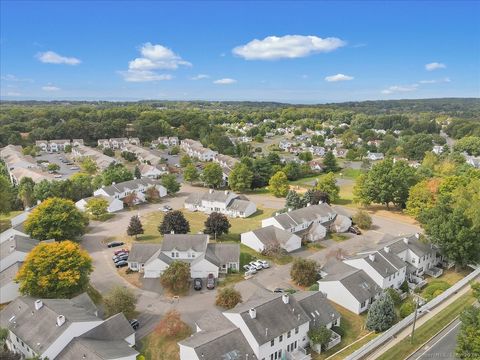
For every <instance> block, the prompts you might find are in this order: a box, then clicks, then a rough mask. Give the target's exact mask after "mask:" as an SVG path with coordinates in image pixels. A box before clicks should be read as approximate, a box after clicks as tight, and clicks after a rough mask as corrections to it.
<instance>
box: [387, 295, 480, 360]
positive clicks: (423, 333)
mask: <svg viewBox="0 0 480 360" xmlns="http://www.w3.org/2000/svg"><path fill="white" fill-rule="evenodd" d="M474 301H475V298H474V297H473V296H472V293H471V291H470V292H468V293H467V294H465V295H463V296H461V297H460V298H458V299H457V300H455V301H454V302H453V303H451V304H450V305H449V306H447V307H446V308H445V309H444V310H442V311H441V312H440V313H439V314H437V315H435V316H434V317H433V318H432V319H430V320H428V321H427V322H426V323H425V324H423V325H422V326H420V327H419V328H417V329H416V330H415V336H414V340H413V344H412V343H411V341H410V337H409V336H408V337H406V338H405V339H403V340H402V341H401V342H400V343H398V344H397V345H395V346H394V347H393V348H391V349H390V350H388V351H387V352H385V353H383V355H382V356H380V357H379V358H378V359H379V360H390V359H405V358H406V357H407V356H408V355H410V354H411V353H413V352H414V351H416V350H417V349H418V348H419V347H420V346H421V345H422V344H424V343H425V342H426V341H428V340H429V339H431V338H432V337H433V336H434V335H435V334H436V333H437V332H439V331H440V330H441V329H442V328H443V327H445V326H446V325H447V324H448V323H450V322H451V321H452V320H453V319H455V318H456V317H457V316H458V315H459V314H460V313H461V312H462V311H463V310H464V309H465V308H466V307H467V306H470V305H471V304H473V303H474Z"/></svg>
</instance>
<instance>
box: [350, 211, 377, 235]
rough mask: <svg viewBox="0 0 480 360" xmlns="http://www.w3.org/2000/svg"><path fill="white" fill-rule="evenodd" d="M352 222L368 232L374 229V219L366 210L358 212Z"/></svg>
mask: <svg viewBox="0 0 480 360" xmlns="http://www.w3.org/2000/svg"><path fill="white" fill-rule="evenodd" d="M352 220H353V222H354V223H355V224H356V225H358V227H359V228H360V229H363V230H368V229H370V228H371V227H372V217H371V216H370V215H369V214H368V212H366V211H364V210H358V211H357V212H356V213H355V215H353V217H352Z"/></svg>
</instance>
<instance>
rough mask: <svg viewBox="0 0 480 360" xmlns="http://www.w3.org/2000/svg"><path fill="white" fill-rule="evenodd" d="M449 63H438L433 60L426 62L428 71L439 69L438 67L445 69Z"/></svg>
mask: <svg viewBox="0 0 480 360" xmlns="http://www.w3.org/2000/svg"><path fill="white" fill-rule="evenodd" d="M446 67H447V65H445V64H442V63H438V62H432V63H429V64H425V69H426V70H427V71H433V70H438V69H445V68H446Z"/></svg>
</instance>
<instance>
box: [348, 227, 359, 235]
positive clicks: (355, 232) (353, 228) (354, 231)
mask: <svg viewBox="0 0 480 360" xmlns="http://www.w3.org/2000/svg"><path fill="white" fill-rule="evenodd" d="M348 232H351V233H352V234H355V235H360V234H361V233H362V232H361V231H360V229H359V228H358V227H356V226H350V227H349V228H348Z"/></svg>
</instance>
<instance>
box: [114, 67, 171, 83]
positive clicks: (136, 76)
mask: <svg viewBox="0 0 480 360" xmlns="http://www.w3.org/2000/svg"><path fill="white" fill-rule="evenodd" d="M119 73H120V75H122V76H123V79H124V80H125V81H128V82H148V81H162V80H172V79H173V76H172V75H170V74H158V73H156V72H155V71H150V70H130V69H129V70H127V71H119Z"/></svg>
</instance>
